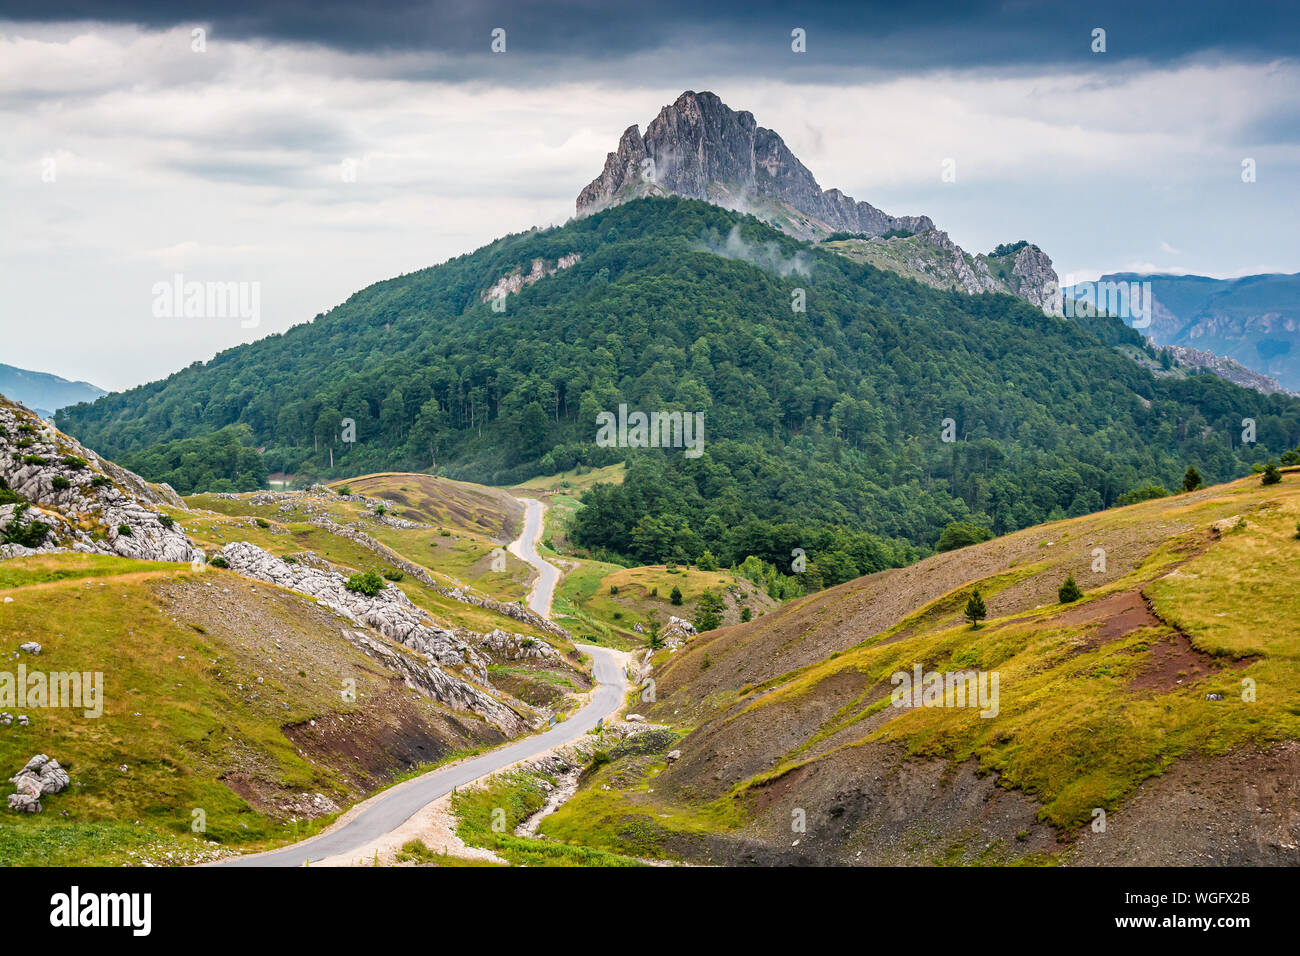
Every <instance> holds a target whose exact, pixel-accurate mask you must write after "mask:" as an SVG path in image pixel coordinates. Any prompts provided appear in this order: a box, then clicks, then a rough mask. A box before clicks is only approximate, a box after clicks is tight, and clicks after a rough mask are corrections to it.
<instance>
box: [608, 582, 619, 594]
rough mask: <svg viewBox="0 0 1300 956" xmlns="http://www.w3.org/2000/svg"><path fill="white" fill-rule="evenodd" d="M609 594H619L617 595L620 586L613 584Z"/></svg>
mask: <svg viewBox="0 0 1300 956" xmlns="http://www.w3.org/2000/svg"><path fill="white" fill-rule="evenodd" d="M609 593H610V594H617V593H618V585H617V584H611V585H610V586H609Z"/></svg>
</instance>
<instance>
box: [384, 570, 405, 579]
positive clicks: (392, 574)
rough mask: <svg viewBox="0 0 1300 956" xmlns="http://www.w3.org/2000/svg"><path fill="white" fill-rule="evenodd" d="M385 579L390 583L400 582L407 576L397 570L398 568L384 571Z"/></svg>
mask: <svg viewBox="0 0 1300 956" xmlns="http://www.w3.org/2000/svg"><path fill="white" fill-rule="evenodd" d="M384 577H386V578H388V580H390V581H400V580H402V578H404V577H406V574H405V572H403V571H399V570H397V568H388V569H387V570H385V571H384Z"/></svg>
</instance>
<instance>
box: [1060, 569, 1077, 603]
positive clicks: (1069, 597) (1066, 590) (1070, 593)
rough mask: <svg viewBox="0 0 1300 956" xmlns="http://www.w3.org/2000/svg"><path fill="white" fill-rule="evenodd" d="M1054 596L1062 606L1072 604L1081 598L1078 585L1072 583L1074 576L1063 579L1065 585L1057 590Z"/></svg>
mask: <svg viewBox="0 0 1300 956" xmlns="http://www.w3.org/2000/svg"><path fill="white" fill-rule="evenodd" d="M1056 596H1057V597H1059V598H1060V599H1061V603H1062V604H1073V603H1074V602H1075V601H1077V600H1079V598H1081V597H1083V592H1082V591H1080V590H1079V585H1077V584H1075V583H1074V575H1073V574H1071V575H1070V576H1069V577H1067V578H1066V579H1065V583H1064V584H1062V585H1061V586H1060V588H1058V589H1057V592H1056Z"/></svg>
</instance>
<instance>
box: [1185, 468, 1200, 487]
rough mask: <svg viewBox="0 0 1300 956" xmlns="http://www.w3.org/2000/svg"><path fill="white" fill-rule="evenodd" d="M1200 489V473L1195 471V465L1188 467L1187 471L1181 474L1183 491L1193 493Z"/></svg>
mask: <svg viewBox="0 0 1300 956" xmlns="http://www.w3.org/2000/svg"><path fill="white" fill-rule="evenodd" d="M1199 487H1201V473H1200V472H1199V471H1197V470H1196V466H1195V465H1188V466H1187V471H1186V472H1185V473H1184V474H1183V491H1185V492H1186V491H1195V490H1196V489H1197V488H1199Z"/></svg>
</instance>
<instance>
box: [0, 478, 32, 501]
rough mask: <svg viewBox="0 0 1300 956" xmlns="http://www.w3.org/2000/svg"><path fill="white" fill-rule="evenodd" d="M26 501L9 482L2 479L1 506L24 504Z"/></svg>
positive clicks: (0, 485)
mask: <svg viewBox="0 0 1300 956" xmlns="http://www.w3.org/2000/svg"><path fill="white" fill-rule="evenodd" d="M25 500H26V499H25V498H23V496H22V495H20V494H19V493H18V492H16V491H14V490H13V489H12V488H10V487H9V482H7V481H5V480H4V478H3V477H0V505H17V504H22V502H23V501H25Z"/></svg>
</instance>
